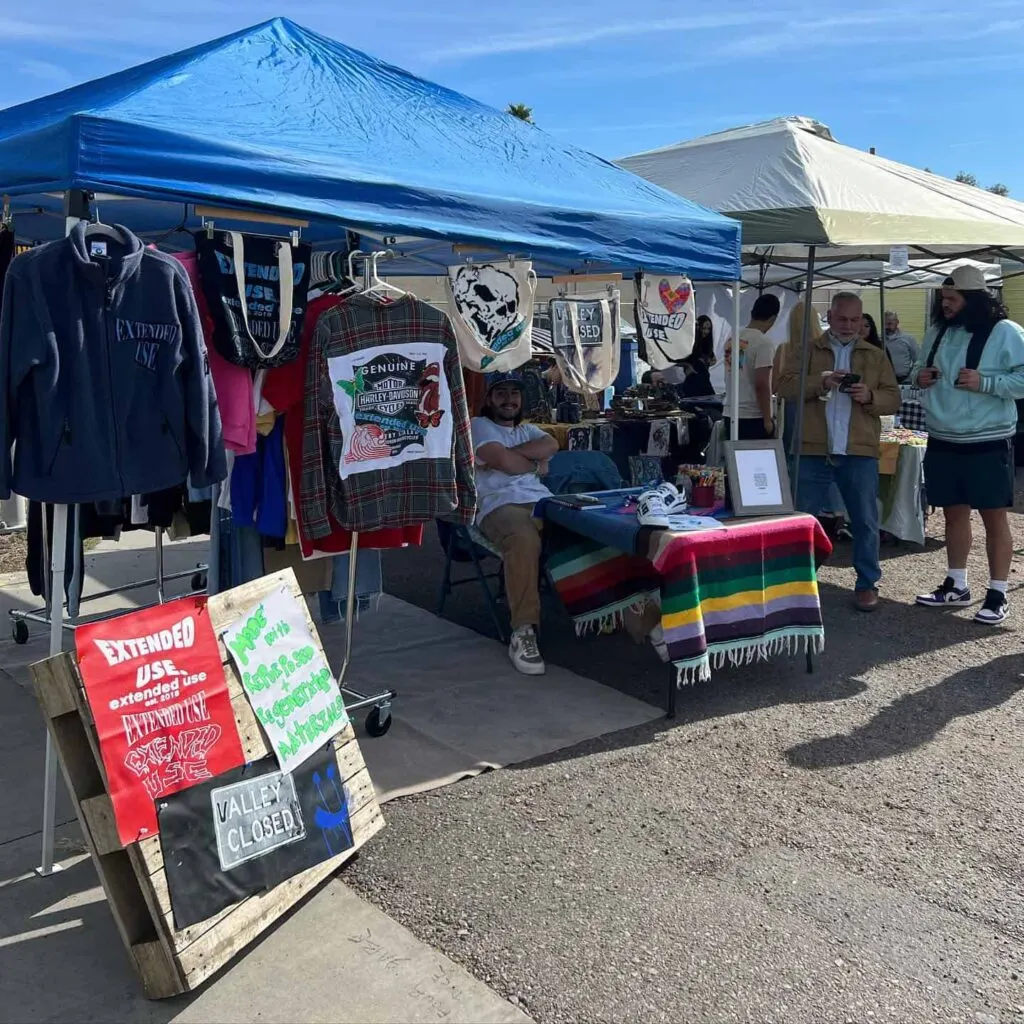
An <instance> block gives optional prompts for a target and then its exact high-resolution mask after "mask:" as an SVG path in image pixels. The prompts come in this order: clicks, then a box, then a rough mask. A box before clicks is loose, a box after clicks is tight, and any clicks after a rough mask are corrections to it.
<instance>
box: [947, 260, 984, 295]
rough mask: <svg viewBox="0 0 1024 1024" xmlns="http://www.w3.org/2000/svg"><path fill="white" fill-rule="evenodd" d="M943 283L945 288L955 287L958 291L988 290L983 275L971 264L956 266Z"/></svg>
mask: <svg viewBox="0 0 1024 1024" xmlns="http://www.w3.org/2000/svg"><path fill="white" fill-rule="evenodd" d="M943 284H944V285H945V286H946V287H947V288H955V289H956V290H957V291H958V292H984V291H988V285H987V284H986V283H985V275H984V274H983V273H982V272H981V271H980V270H979V269H978V268H977V267H971V266H963V267H957V268H956V270H954V271H953V273H952V274H950V276H949V277H947V278H946V280H945V281H944V282H943Z"/></svg>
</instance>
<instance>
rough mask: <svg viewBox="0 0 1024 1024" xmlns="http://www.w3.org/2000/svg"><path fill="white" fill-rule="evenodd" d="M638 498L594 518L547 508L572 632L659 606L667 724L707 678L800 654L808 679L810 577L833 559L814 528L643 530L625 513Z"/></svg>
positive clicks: (802, 523)
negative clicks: (668, 670)
mask: <svg viewBox="0 0 1024 1024" xmlns="http://www.w3.org/2000/svg"><path fill="white" fill-rule="evenodd" d="M637 493H638V490H637V489H633V490H628V491H606V492H602V493H598V494H596V495H595V497H598V498H600V499H601V500H602V502H603V504H604V507H603V508H602V509H599V510H596V509H586V510H576V509H572V508H569V507H567V506H566V505H562V504H559V503H557V502H556V501H550V500H549V501H547V502H545V503H544V504H543V514H544V517H545V519H546V520H547V521H548V522H549V523H550V524H551V526H552V528H551V529H550V530H549V536H548V537H547V538H546V540H545V545H546V548H547V555H546V564H545V568H546V570H547V572H548V574H549V576H550V578H551V580H552V583H553V585H554V587H555V590H556V592H557V593H558V595H559V597H560V598H561V599H562V602H563V604H564V605H565V607H566V610H567V611H568V612H569V614H570V616H572V619H573V622H574V624H575V626H576V630H577V632H578V633H583V632H585V631H587V630H588V629H591V628H597V627H599V626H601V625H603V624H606V623H611V622H616V621H619V620H621V616H622V614H623V613H624V612H625V611H626V610H627V609H629V608H631V607H634V606H636V605H638V604H640V603H642V602H643V601H645V600H649V599H652V598H654V597H660V601H661V624H662V628H663V629H664V632H665V641H666V644H667V645H668V651H669V657H670V659H671V662H672V665H673V667H674V672H673V677H672V678H671V679H670V681H669V687H668V700H667V710H668V714H669V717H673V716H674V715H675V707H676V690H677V687H678V686H680V685H682V684H683V683H693V682H696V681H697V680H706V679H709V678H710V676H711V669H712V667H716V668H717V667H721V666H722V665H724V664H726V663H728V664H732V665H743V664H749V663H750V662H753V661H759V660H763V659H766V658H768V657H771V656H772V655H775V654H780V653H785V654H797V653H801V652H804V653H806V655H807V669H808V671H811V670H812V667H813V663H812V655H813V653H815V652H818V651H821V650H822V649H823V647H824V639H825V631H824V626H823V624H822V618H821V604H820V601H819V598H818V582H817V569H818V565H819V564H820V563H821V562H822V561H823V560H824V559H825V558H827V557H828V555H829V554H830V553H831V550H832V546H831V544H830V543H829V540H828V538H827V537H826V536H825V533H824V531H823V530H822V529H821V526H820V525H819V523H818V521H817V520H816V519H815V518H814V517H813V516H808V515H801V514H796V515H785V516H776V517H773V518H765V519H744V520H735V519H734V520H724V521H723V522H722V528H721V529H715V530H698V531H688V532H685V533H684V532H676V531H672V530H667V529H661V528H651V527H642V526H640V525H639V524H638V522H637V518H636V513H635V511H633V510H631V509H630V508H629V507H628V506H627V505H624V502H625V501H626V500H627V499H628V498H629V497H630V496H631V495H635V494H637Z"/></svg>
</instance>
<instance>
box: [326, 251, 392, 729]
mask: <svg viewBox="0 0 1024 1024" xmlns="http://www.w3.org/2000/svg"><path fill="white" fill-rule="evenodd" d="M394 256H395V252H394V250H392V249H383V250H377V251H372V252H363V251H361V250H358V249H354V250H351V251H350V252H349V253H348V264H349V276H350V278H352V280H353V281H355V276H354V275H355V271H354V268H353V262H354V260H355V259H357V258H361V259H362V263H363V282H362V286H361V288H360V287H357V288H356V289H354V290H355V291H362V292H364V293H367V292H370V291H374V290H376V289H377V288H378V287H380V286H383V287H390V286H388V285H385V284H384V282H382V281H381V280H380V278H379V277H378V276H377V262H378V260H380V259H385V260H387V259H392V258H393V257H394ZM394 290H395V291H397V290H398V289H394ZM358 555H359V531H358V530H355V531H353V533H352V539H351V540H350V541H349V548H348V588H347V591H346V601H345V658H344V660H343V661H342V663H341V669H340V671H339V672H338V676H337V679H338V687H339V689H340V690H341V693H342V696H343V697H345V698H346V703H345V707H346V709H347V710H348V711H358V710H359V709H360V708H365V707H368V708H370V713H369V714H368V715H367V716H366V722H365V723H364V724H365V726H366V731H367V733H368V734H369V735H370V736H383V735H384V734H385V733H386V732H387V731H388V730H389V729H390V728H391V722H392V718H391V704H392V701H394V699H395V698H396V697H397V696H398V692H397V691H396V690H385V691H384V692H382V693H377V694H373V695H368V694H365V693H361V692H360V691H359V690H353V689H352V688H351V687H347V686H345V677H346V676H347V675H348V667H349V663H350V662H351V660H352V635H353V633H354V631H355V616H356V559H357V557H358ZM349 697H351V698H352V702H351V703H348V698H349Z"/></svg>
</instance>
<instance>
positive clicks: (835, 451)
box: [778, 292, 900, 612]
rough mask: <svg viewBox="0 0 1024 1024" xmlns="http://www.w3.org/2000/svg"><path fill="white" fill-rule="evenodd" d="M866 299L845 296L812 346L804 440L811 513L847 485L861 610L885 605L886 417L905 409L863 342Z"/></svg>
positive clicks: (793, 376)
mask: <svg viewBox="0 0 1024 1024" xmlns="http://www.w3.org/2000/svg"><path fill="white" fill-rule="evenodd" d="M863 314H864V310H863V306H862V305H861V300H860V297H859V296H857V295H854V294H853V293H852V292H839V293H838V294H837V295H836V296H835V297H834V298H833V299H832V306H831V308H830V310H829V330H828V332H827V333H825V334H823V335H822V336H821V337H820V338H818V339H817V340H816V341H811V342H810V343H809V353H808V364H807V380H806V386H805V388H804V394H803V396H802V397H803V403H804V417H803V442H802V445H801V449H800V459H799V463H798V469H797V472H798V474H799V487H798V492H799V494H798V499H799V504H800V508H801V510H803V511H807V512H811V513H812V514H813V513H816V512H818V511H819V510H820V509H821V508H823V507H824V504H825V501H826V499H827V496H828V490H829V488H830V487H831V486H832V484H833V483H835V484H837V485H838V487H839V493H840V494H841V495H842V497H843V502H844V504H845V505H846V511H847V514H848V515H849V517H850V528H851V531H852V533H853V567H854V569H855V571H856V573H857V582H856V584H855V587H854V593H855V598H856V603H857V608H858V609H859V610H860V611H864V612H872V611H874V610H875V608H877V607H878V589H877V588H878V581H879V579H881V576H882V568H881V565H880V564H879V557H878V531H879V518H878V442H879V436H880V434H881V423H880V422H879V417H881V416H888V415H892V414H894V413H895V412H896V411H897V410H898V409H899V407H900V389H899V386H898V385H897V383H896V377H895V375H894V374H893V371H892V364H891V363H890V362H889V360H888V358H887V357H886V355H885V352H884V351H883V350H882V349H879V348H876V347H875V346H874V345H872V344H870V343H869V342H867V341H864V340H863V339H862V338H861V337H860V329H861V324H862V322H863ZM800 354H801V353H800V346H798V345H790V346H788V351H787V353H786V364H785V367H784V368H783V370H782V373H781V375H780V378H779V383H778V393H779V394H780V395H781V396H782V397H783V398H784V399H786V401H787V402H795V401H797V400H798V399H799V398H800V397H801V396H800Z"/></svg>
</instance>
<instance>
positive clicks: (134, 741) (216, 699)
mask: <svg viewBox="0 0 1024 1024" xmlns="http://www.w3.org/2000/svg"><path fill="white" fill-rule="evenodd" d="M75 647H76V649H77V651H78V666H79V669H80V671H81V674H82V682H83V683H84V684H85V694H86V696H87V697H88V699H89V707H90V708H91V709H92V716H93V720H94V721H95V723H96V732H97V734H98V736H99V740H100V753H101V754H102V756H103V765H104V767H105V768H106V770H107V780H108V782H109V785H110V797H111V800H112V801H113V804H114V816H115V818H116V820H117V832H118V835H119V836H120V838H121V842H122V843H124V844H128V843H134V842H136V841H137V840H139V839H145V838H146V837H147V836H153V835H156V833H157V818H156V805H155V804H154V800H155V799H156V798H157V797H161V796H167V795H169V794H171V793H177V792H178V791H179V790H182V789H186V788H188V787H189V786H192V785H194V784H195V783H197V782H203V781H205V780H207V779H210V778H212V777H214V776H215V775H220V774H221V773H222V772H226V771H228V770H230V769H231V768H237V767H238V766H239V765H240V764H242V763H243V761H244V760H245V757H244V755H243V753H242V744H241V741H240V740H239V738H238V729H237V727H236V726H235V717H234V714H233V713H232V711H231V700H230V698H229V697H228V687H227V682H226V680H225V678H224V669H223V666H222V665H221V661H220V654H219V653H218V651H217V638H216V636H214V633H213V627H212V626H211V624H210V616H209V613H208V612H207V609H206V600H205V598H196V597H185V598H182V599H181V600H179V601H171V602H170V603H168V604H165V605H160V606H158V607H156V608H145V609H143V610H142V611H138V612H130V613H129V614H128V615H121V616H119V617H118V618H116V619H106V620H104V621H103V622H93V623H89V624H87V625H84V626H80V627H79V628H78V629H77V630H76V631H75Z"/></svg>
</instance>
